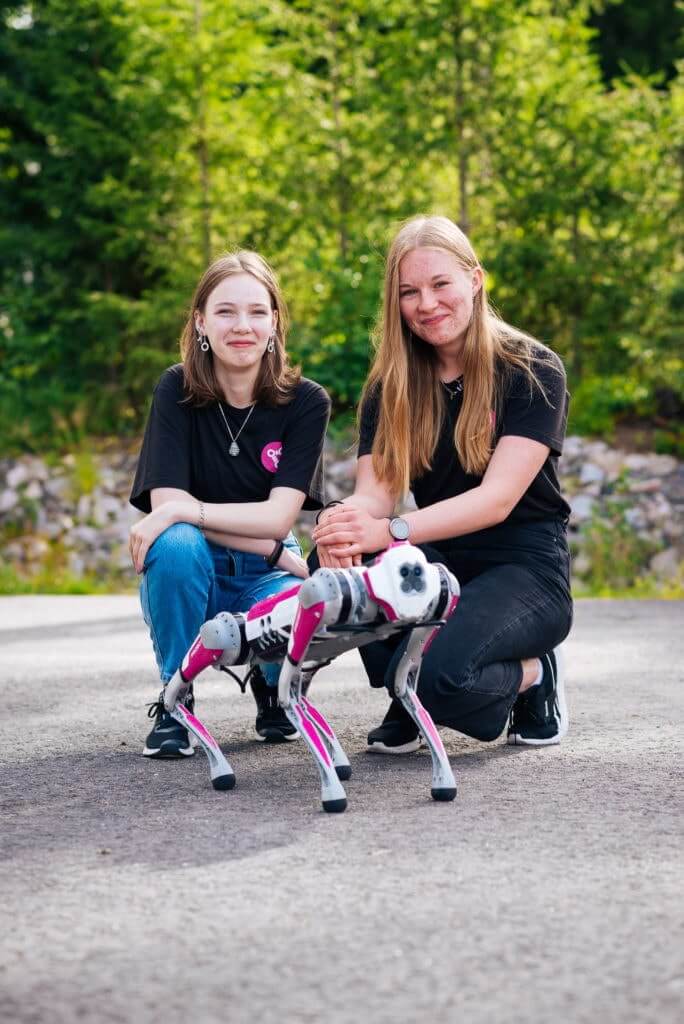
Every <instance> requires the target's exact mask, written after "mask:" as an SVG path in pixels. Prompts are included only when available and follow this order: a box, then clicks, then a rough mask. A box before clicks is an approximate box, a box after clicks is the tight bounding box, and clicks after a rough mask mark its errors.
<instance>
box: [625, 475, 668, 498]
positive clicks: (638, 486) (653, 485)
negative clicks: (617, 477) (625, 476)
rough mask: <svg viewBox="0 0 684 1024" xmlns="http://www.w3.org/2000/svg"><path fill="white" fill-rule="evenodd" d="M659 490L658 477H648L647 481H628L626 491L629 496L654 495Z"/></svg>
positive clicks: (659, 482)
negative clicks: (627, 490) (628, 492)
mask: <svg viewBox="0 0 684 1024" xmlns="http://www.w3.org/2000/svg"><path fill="white" fill-rule="evenodd" d="M660 488H661V481H660V480H659V479H658V477H654V476H652V477H649V478H648V479H647V480H630V481H629V484H628V489H629V491H630V493H631V494H654V493H655V492H656V491H659V490H660Z"/></svg>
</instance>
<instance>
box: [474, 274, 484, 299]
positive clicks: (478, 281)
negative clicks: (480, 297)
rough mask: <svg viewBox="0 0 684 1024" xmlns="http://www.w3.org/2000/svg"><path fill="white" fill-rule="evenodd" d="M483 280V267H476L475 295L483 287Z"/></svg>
mask: <svg viewBox="0 0 684 1024" xmlns="http://www.w3.org/2000/svg"><path fill="white" fill-rule="evenodd" d="M483 282H484V274H483V272H482V267H475V269H474V270H473V295H477V293H478V292H479V291H480V289H481V288H482V284H483Z"/></svg>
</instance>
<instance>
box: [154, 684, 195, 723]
mask: <svg viewBox="0 0 684 1024" xmlns="http://www.w3.org/2000/svg"><path fill="white" fill-rule="evenodd" d="M191 694H192V689H191V690H190V691H189V693H188V695H187V696H186V698H185V700H184V701H183V704H184V705H185V707H188V704H187V703H186V701H187V697H188V696H190V695H191ZM164 715H168V711H167V710H166V708H165V707H164V691H163V690H162V692H161V694H160V695H159V697H158V698H157V700H153V701H152V703H151V704H148V705H147V717H148V718H160V719H161V718H162V717H163V716H164Z"/></svg>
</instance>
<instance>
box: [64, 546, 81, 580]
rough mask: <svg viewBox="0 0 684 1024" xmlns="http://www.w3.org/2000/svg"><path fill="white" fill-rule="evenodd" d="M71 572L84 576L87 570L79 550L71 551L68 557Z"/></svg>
mask: <svg viewBox="0 0 684 1024" xmlns="http://www.w3.org/2000/svg"><path fill="white" fill-rule="evenodd" d="M67 566H68V569H69V572H70V573H72V575H74V576H82V575H83V573H84V572H85V562H84V560H83V558H81V556H80V555H79V554H77V552H75V551H70V552H69V557H68V559H67Z"/></svg>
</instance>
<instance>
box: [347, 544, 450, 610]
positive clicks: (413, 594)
mask: <svg viewBox="0 0 684 1024" xmlns="http://www.w3.org/2000/svg"><path fill="white" fill-rule="evenodd" d="M363 575H364V579H365V582H366V586H367V588H368V593H369V595H370V597H371V598H372V599H373V601H375V603H376V604H377V605H378V606H379V607H380V608H381V609H382V611H383V612H384V614H385V615H386V616H387V618H388V620H389V621H390V622H394V621H395V620H396V619H406V620H408V621H410V622H419V621H421V620H422V619H426V618H429V617H430V614H431V611H432V609H433V608H434V606H435V603H436V601H437V600H438V598H439V593H440V577H439V570H438V569H437V568H436V566H434V565H430V563H429V562H428V560H427V559H426V557H425V555H424V554H423V552H422V551H421V550H420V549H419V548H414V547H413V546H412V545H411V544H395V545H393V546H392V547H391V548H388V550H387V551H384V552H383V553H382V554H381V555H380V556H379V557H378V558H376V560H375V561H374V562H373V563H372V564H371V565H369V566H367V567H366V568H365V569H364V570H363Z"/></svg>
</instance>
